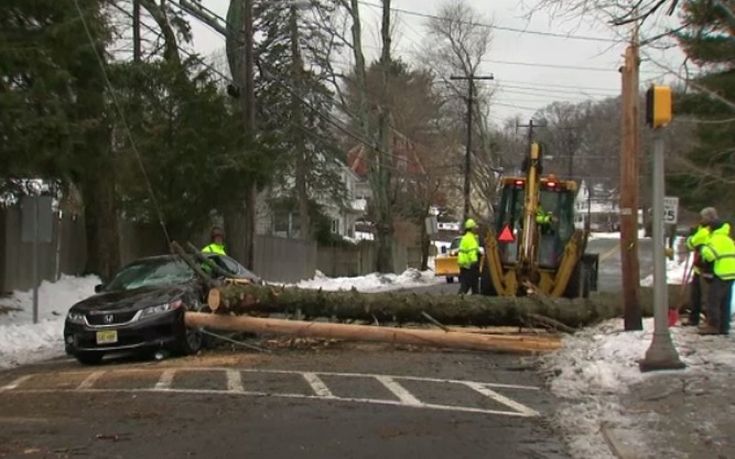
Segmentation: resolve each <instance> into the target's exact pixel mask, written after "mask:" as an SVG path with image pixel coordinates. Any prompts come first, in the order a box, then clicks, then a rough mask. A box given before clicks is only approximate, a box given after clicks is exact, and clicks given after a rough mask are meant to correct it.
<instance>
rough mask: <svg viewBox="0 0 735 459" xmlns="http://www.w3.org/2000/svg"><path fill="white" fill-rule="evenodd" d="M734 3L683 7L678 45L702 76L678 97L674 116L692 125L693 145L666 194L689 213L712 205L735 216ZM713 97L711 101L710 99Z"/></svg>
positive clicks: (695, 2) (700, 0)
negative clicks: (677, 199)
mask: <svg viewBox="0 0 735 459" xmlns="http://www.w3.org/2000/svg"><path fill="white" fill-rule="evenodd" d="M734 4H735V2H732V1H725V2H713V1H710V0H692V1H687V2H685V3H684V4H683V12H682V21H683V22H684V23H686V24H688V27H687V29H686V31H685V32H683V33H681V34H679V35H678V39H679V43H680V44H681V46H682V48H683V49H684V51H685V53H686V54H687V56H688V57H689V59H690V60H691V61H693V62H694V63H695V64H697V65H698V66H700V68H701V73H700V74H699V76H697V77H696V78H695V79H694V81H693V83H694V84H693V85H692V87H693V89H694V91H693V92H690V93H687V94H683V95H681V96H679V97H678V99H679V100H678V104H677V107H676V110H675V111H676V113H677V114H680V115H689V116H690V117H691V118H692V119H693V121H694V122H696V123H697V124H696V126H697V127H696V136H697V144H696V146H695V147H694V148H693V149H692V151H691V152H690V153H689V154H688V155H687V156H686V157H685V158H684V161H683V166H684V167H683V168H682V169H684V170H685V172H679V173H677V174H674V175H673V176H672V177H671V178H670V179H669V184H670V186H671V188H672V189H673V190H674V192H676V194H679V195H680V196H682V198H683V201H684V204H685V205H688V206H690V207H692V208H700V207H702V206H709V205H716V206H719V207H722V208H723V210H724V211H725V213H732V212H733V211H735V204H733V196H735V192H733V185H735V181H733V179H732V177H733V176H735V129H733V128H735V122H734V121H732V120H731V121H727V120H728V119H732V118H733V114H734V113H735V110H733V107H735V23H734V22H735V21H734V18H735V16H733V12H732V7H733V5H734ZM713 95H716V96H713Z"/></svg>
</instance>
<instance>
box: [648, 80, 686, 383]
mask: <svg viewBox="0 0 735 459" xmlns="http://www.w3.org/2000/svg"><path fill="white" fill-rule="evenodd" d="M656 88H657V87H655V86H654V87H653V88H651V90H650V91H649V95H648V103H647V118H648V119H649V121H648V122H649V124H650V125H651V127H653V129H654V131H653V132H654V140H653V177H652V180H653V199H652V200H653V216H652V217H653V218H652V220H653V303H654V305H653V307H654V332H653V341H652V342H651V347H649V348H648V351H647V352H646V356H645V358H644V359H643V360H641V361H640V362H639V366H640V369H641V371H652V370H674V369H679V368H684V363H682V361H681V360H680V359H679V354H678V353H677V352H676V348H674V343H673V342H672V340H671V334H670V333H669V324H668V315H669V314H668V313H669V301H668V292H667V286H666V254H665V252H666V251H665V244H664V195H665V190H664V188H665V183H664V174H665V167H664V140H663V135H662V129H663V126H664V125H665V124H667V123H668V122H669V121H670V120H671V91H670V89H668V88H666V87H661V86H659V87H658V88H659V90H660V92H659V93H658V94H657V93H656V91H657V89H656ZM666 89H668V91H666ZM651 91H653V93H652V92H651ZM656 95H659V96H662V97H659V101H658V102H659V103H657V101H656V99H655V98H656ZM667 102H668V103H667ZM661 112H663V113H661ZM667 115H668V116H667Z"/></svg>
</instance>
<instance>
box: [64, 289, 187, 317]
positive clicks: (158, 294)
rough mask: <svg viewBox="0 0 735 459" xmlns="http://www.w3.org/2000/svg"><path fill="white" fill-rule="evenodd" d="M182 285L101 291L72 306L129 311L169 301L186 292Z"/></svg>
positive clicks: (88, 310)
mask: <svg viewBox="0 0 735 459" xmlns="http://www.w3.org/2000/svg"><path fill="white" fill-rule="evenodd" d="M186 291H187V289H186V287H184V286H181V285H166V286H156V287H141V288H138V289H135V290H118V291H114V292H101V293H98V294H97V295H95V296H92V297H90V298H87V299H86V300H82V301H80V302H79V303H77V304H75V305H74V306H72V308H71V309H72V310H73V311H76V312H82V313H86V312H90V311H129V310H137V309H141V308H145V307H148V306H154V305H157V304H161V303H168V302H170V301H171V300H173V299H176V298H178V297H180V296H182V295H183V294H184V293H186Z"/></svg>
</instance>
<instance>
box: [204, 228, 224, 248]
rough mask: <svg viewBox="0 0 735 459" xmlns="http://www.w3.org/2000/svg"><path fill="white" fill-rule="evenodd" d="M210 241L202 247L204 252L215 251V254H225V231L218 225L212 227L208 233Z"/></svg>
mask: <svg viewBox="0 0 735 459" xmlns="http://www.w3.org/2000/svg"><path fill="white" fill-rule="evenodd" d="M209 237H210V243H209V245H207V246H205V247H204V248H203V249H202V252H204V253H216V254H217V255H227V252H225V232H224V230H223V229H222V228H220V227H219V226H214V227H212V231H211V232H210V233H209Z"/></svg>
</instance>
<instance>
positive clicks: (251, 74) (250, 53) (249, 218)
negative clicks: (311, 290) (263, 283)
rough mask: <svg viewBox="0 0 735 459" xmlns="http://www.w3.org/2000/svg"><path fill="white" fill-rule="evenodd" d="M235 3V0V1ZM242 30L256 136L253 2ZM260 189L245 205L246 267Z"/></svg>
mask: <svg viewBox="0 0 735 459" xmlns="http://www.w3.org/2000/svg"><path fill="white" fill-rule="evenodd" d="M233 1H234V0H233ZM242 2H243V4H242V7H243V21H242V29H243V35H244V38H245V58H244V59H243V60H242V62H243V66H244V69H243V73H244V76H245V79H244V80H245V81H244V82H243V83H244V86H245V94H244V96H245V97H242V101H243V111H244V113H245V131H246V132H249V133H250V135H252V136H255V57H254V53H255V50H254V49H253V48H254V46H253V0H242ZM257 198H258V187H257V185H256V184H255V183H254V182H253V183H251V184H250V188H249V189H248V193H247V198H246V203H245V207H246V208H245V212H246V215H245V232H246V235H245V244H246V245H245V266H247V267H248V269H253V268H254V266H253V265H254V260H255V250H254V247H255V216H256V211H255V206H256V205H257Z"/></svg>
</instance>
